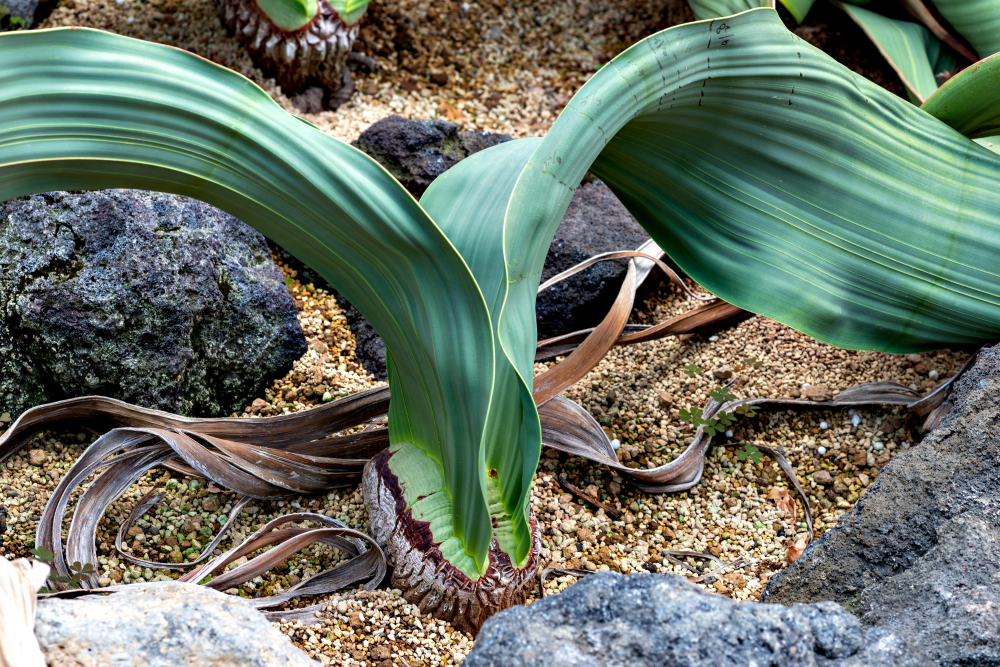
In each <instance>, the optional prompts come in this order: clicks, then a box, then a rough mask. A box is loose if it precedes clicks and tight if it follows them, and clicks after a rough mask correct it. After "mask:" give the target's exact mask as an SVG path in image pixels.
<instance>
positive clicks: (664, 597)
mask: <svg viewBox="0 0 1000 667" xmlns="http://www.w3.org/2000/svg"><path fill="white" fill-rule="evenodd" d="M463 664H464V665H465V667H494V666H495V667H528V666H532V667H535V666H538V667H542V666H544V667H584V666H586V667H730V666H732V667H736V666H739V667H745V666H746V665H758V666H760V667H764V666H765V665H766V666H769V667H770V666H773V667H779V666H780V667H797V666H799V665H801V666H803V667H805V666H807V665H808V666H809V667H813V666H815V665H822V666H824V667H848V666H851V667H855V666H856V667H862V666H865V667H876V666H883V665H884V666H890V665H892V666H897V667H903V666H904V665H905V666H908V667H909V666H912V667H916V666H917V665H930V664H931V663H930V662H929V661H927V660H926V659H925V658H924V657H923V656H922V655H921V654H920V652H919V649H917V648H916V647H915V646H914V645H912V644H910V643H908V642H907V641H906V640H905V639H903V638H901V636H897V635H892V634H889V633H888V632H885V631H884V630H881V629H878V628H871V629H868V630H865V629H864V628H863V627H862V625H861V623H860V622H859V621H858V620H857V619H856V618H855V617H853V616H851V615H850V614H849V613H847V612H846V611H844V609H843V608H842V607H841V606H840V605H837V604H834V603H831V602H820V603H817V604H809V605H793V606H791V607H782V606H778V605H773V606H772V605H762V604H759V603H756V602H744V603H736V602H733V601H732V600H729V599H728V598H724V597H722V596H721V595H714V594H711V593H705V592H704V591H702V590H701V589H699V588H697V587H695V586H694V585H693V584H691V583H689V582H688V581H686V580H685V579H683V578H682V577H678V576H676V575H655V574H633V575H629V576H627V577H623V576H622V575H620V574H617V573H610V572H609V573H604V574H597V575H593V576H589V577H587V578H586V579H584V580H583V581H581V582H580V583H578V584H575V585H573V586H570V587H569V588H567V589H566V591H564V592H563V593H560V594H559V595H552V596H549V597H547V598H545V599H544V600H540V601H538V602H535V603H533V604H531V605H530V606H527V607H514V608H512V609H508V610H506V611H503V612H501V613H499V614H497V615H496V616H494V617H493V618H491V619H490V620H488V621H487V622H486V623H485V625H483V629H482V631H481V632H480V633H479V636H478V637H477V638H476V645H475V648H474V649H473V651H472V653H471V654H470V655H469V657H468V658H467V659H466V660H465V662H464V663H463Z"/></svg>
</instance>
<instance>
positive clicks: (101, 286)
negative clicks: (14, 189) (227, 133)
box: [0, 190, 306, 415]
mask: <svg viewBox="0 0 1000 667" xmlns="http://www.w3.org/2000/svg"><path fill="white" fill-rule="evenodd" d="M0 297H2V301H0V307H2V309H3V310H2V315H0V405H2V408H3V411H4V412H10V413H11V414H12V415H16V414H19V413H21V412H23V411H24V410H26V409H27V408H30V407H32V406H34V405H37V404H40V403H46V402H50V401H55V400H60V399H64V398H69V397H72V396H83V395H93V394H98V395H104V396H111V397H114V398H119V399H121V400H124V401H128V402H130V403H137V404H139V405H144V406H147V407H151V408H158V409H161V410H167V411H170V412H176V413H180V414H188V415H225V414H229V413H231V412H233V411H236V410H240V409H242V407H243V406H245V405H247V404H248V403H249V402H250V401H252V400H253V398H254V397H255V396H258V395H259V394H260V393H261V392H262V391H263V390H264V388H265V386H266V385H267V384H268V383H269V382H270V381H271V380H272V379H274V378H275V377H280V376H281V375H283V374H284V373H286V372H287V371H288V370H289V369H290V368H291V366H292V363H293V362H294V361H295V359H297V358H298V357H300V356H301V355H302V354H304V353H305V352H306V343H305V338H304V336H303V335H302V329H301V327H300V326H299V323H298V319H297V316H296V311H295V305H294V303H293V302H292V299H291V296H290V295H289V294H288V289H287V286H286V285H285V282H284V280H283V278H282V276H281V273H280V271H278V268H277V267H276V266H275V264H274V262H273V261H272V260H271V256H270V253H269V252H268V248H267V245H266V243H265V241H264V238H263V237H262V236H261V235H260V234H258V233H257V232H256V231H254V230H253V229H251V228H250V227H249V226H247V225H245V224H244V223H242V222H240V221H239V220H237V219H236V218H234V217H232V216H230V215H228V214H226V213H223V212H222V211H220V210H218V209H215V208H213V207H211V206H208V205H207V204H204V203H202V202H198V201H195V200H192V199H188V198H186V197H175V196H173V195H164V194H157V193H149V192H140V191H134V190H108V191H102V192H92V193H87V194H68V193H65V192H52V193H47V194H41V195H35V196H32V197H28V198H23V199H16V200H11V201H8V202H6V203H2V204H0Z"/></svg>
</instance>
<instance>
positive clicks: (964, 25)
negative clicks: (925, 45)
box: [934, 0, 1000, 58]
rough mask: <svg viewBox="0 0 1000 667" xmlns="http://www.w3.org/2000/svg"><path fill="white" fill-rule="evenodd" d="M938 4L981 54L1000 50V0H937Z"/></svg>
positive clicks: (943, 14)
mask: <svg viewBox="0 0 1000 667" xmlns="http://www.w3.org/2000/svg"><path fill="white" fill-rule="evenodd" d="M934 5H935V6H936V7H937V8H938V11H939V12H941V16H943V17H945V18H946V19H947V20H948V23H950V24H951V25H952V27H954V28H955V30H957V31H958V33H959V34H960V35H962V37H964V38H965V39H967V40H969V43H970V44H972V48H974V49H975V50H976V52H977V53H978V54H979V57H980V58H985V57H987V56H991V55H993V54H994V53H997V52H1000V0H934Z"/></svg>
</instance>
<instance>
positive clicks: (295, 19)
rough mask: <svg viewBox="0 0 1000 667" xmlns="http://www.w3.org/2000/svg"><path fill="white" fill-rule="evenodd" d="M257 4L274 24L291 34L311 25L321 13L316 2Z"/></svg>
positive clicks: (271, 0)
mask: <svg viewBox="0 0 1000 667" xmlns="http://www.w3.org/2000/svg"><path fill="white" fill-rule="evenodd" d="M256 2H257V5H258V6H259V7H260V10H261V11H262V12H264V13H265V14H266V15H267V18H269V19H271V22H272V23H274V24H275V25H276V26H278V27H279V28H282V29H284V30H287V31H289V32H291V31H294V30H298V29H299V28H301V27H302V26H304V25H305V24H307V23H309V21H311V20H312V19H313V17H314V16H316V12H317V11H319V5H318V3H317V1H316V0H256Z"/></svg>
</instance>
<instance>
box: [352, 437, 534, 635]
mask: <svg viewBox="0 0 1000 667" xmlns="http://www.w3.org/2000/svg"><path fill="white" fill-rule="evenodd" d="M395 453H396V452H395V451H394V450H393V449H391V448H390V449H387V450H384V451H382V452H381V453H379V454H378V455H377V456H375V457H374V458H373V459H371V460H370V461H369V462H368V464H367V465H365V471H364V477H363V479H362V486H361V488H362V491H363V493H364V498H365V505H366V506H367V507H368V532H369V534H370V535H371V536H372V537H373V538H374V539H375V541H376V542H377V543H378V544H379V546H381V547H382V548H383V549H384V550H385V552H386V556H387V558H388V561H389V565H390V566H391V567H392V568H393V570H392V585H393V586H395V587H396V588H399V589H400V590H402V591H403V596H404V597H405V598H406V599H407V600H408V601H409V602H411V603H413V604H416V605H417V606H418V607H419V608H420V611H422V612H423V613H427V614H432V615H433V616H434V617H435V618H439V619H442V620H446V621H449V622H450V623H451V624H452V626H454V627H455V628H458V629H459V630H462V631H464V632H470V633H473V634H475V633H476V632H478V631H479V628H480V627H481V626H482V624H483V623H484V622H485V621H486V619H488V618H489V617H490V616H492V615H493V614H495V613H496V612H498V611H501V610H503V609H506V608H507V607H510V606H512V605H515V604H521V603H523V602H524V600H525V598H527V596H528V593H530V592H531V588H532V585H533V584H534V575H535V571H536V570H537V569H538V550H539V544H540V534H539V531H538V522H537V521H536V520H535V516H534V513H532V514H531V515H530V517H529V522H530V526H531V552H530V553H529V555H528V557H527V559H526V560H525V562H524V564H523V565H522V566H521V567H517V566H516V564H515V563H513V562H512V561H511V559H510V556H508V554H506V553H505V552H504V551H503V550H501V549H500V545H499V543H498V541H497V539H496V537H494V538H493V540H492V542H491V543H490V551H489V564H488V567H487V568H486V571H485V572H484V573H483V574H482V575H480V576H479V577H478V578H477V579H475V580H473V579H472V578H471V577H469V576H468V575H467V574H466V573H464V572H463V571H462V570H460V569H459V568H458V567H456V566H455V565H453V564H452V563H450V562H449V561H448V559H447V558H446V557H445V555H444V553H442V551H441V549H440V548H439V546H440V543H439V542H435V539H434V536H433V535H432V533H431V524H430V523H429V522H427V521H421V520H419V519H416V518H414V516H413V512H412V511H411V508H410V507H408V506H407V503H406V501H405V499H404V495H405V494H404V489H403V485H404V484H405V482H404V481H402V480H400V478H399V477H398V476H397V475H396V474H395V473H393V471H392V470H391V469H390V466H389V461H390V459H391V458H392V456H393V455H394V454H395ZM442 492H443V491H442ZM495 525H496V520H494V526H495Z"/></svg>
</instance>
